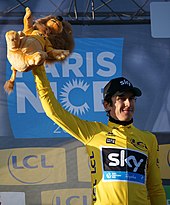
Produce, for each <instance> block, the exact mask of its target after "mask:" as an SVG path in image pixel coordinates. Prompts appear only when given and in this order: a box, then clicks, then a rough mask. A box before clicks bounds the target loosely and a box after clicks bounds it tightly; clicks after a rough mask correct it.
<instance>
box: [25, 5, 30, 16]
mask: <svg viewBox="0 0 170 205" xmlns="http://www.w3.org/2000/svg"><path fill="white" fill-rule="evenodd" d="M25 12H26V13H25V16H26V17H27V18H29V17H30V16H31V10H30V8H28V7H26V8H25Z"/></svg>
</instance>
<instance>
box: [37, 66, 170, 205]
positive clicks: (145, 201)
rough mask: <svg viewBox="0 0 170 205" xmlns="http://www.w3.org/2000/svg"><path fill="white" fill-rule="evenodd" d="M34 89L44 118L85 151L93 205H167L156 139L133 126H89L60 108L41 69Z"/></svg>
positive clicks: (90, 123)
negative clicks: (49, 120) (45, 115)
mask: <svg viewBox="0 0 170 205" xmlns="http://www.w3.org/2000/svg"><path fill="white" fill-rule="evenodd" d="M33 74H34V77H35V82H36V87H37V90H38V93H39V98H40V101H41V103H42V106H43V109H44V111H45V113H46V114H47V116H48V117H49V118H50V119H52V120H53V121H54V122H55V123H56V124H58V125H59V126H60V127H61V128H62V129H64V130H65V131H66V132H68V133H69V134H70V135H72V136H73V137H75V138H76V139H77V140H79V141H81V142H82V143H83V144H84V145H85V146H86V148H87V152H88V155H89V159H90V166H91V183H92V204H94V205H149V204H151V205H166V197H165V192H164V189H163V186H162V181H161V177H160V169H159V160H158V144H157V140H156V137H155V135H153V134H152V133H150V132H147V131H141V130H139V129H137V128H136V127H134V125H133V124H129V125H126V126H123V125H119V124H116V123H113V122H110V121H109V123H108V125H105V124H103V123H100V122H88V121H85V120H82V119H80V118H79V117H77V116H74V115H73V114H71V113H69V112H68V111H66V110H65V109H63V108H62V106H61V105H60V103H59V102H58V101H57V99H56V98H55V96H54V94H53V92H52V90H51V87H50V84H49V81H48V79H47V76H46V73H45V69H44V67H43V66H41V67H39V68H37V69H34V70H33Z"/></svg>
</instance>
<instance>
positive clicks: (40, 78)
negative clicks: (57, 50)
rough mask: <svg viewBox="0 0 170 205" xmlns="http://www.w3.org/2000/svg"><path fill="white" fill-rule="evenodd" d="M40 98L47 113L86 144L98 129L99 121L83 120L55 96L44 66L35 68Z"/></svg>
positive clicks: (34, 72)
mask: <svg viewBox="0 0 170 205" xmlns="http://www.w3.org/2000/svg"><path fill="white" fill-rule="evenodd" d="M33 75H34V78H35V83H36V88H37V91H38V94H39V99H40V101H41V104H42V106H43V109H44V111H45V113H46V115H47V116H48V117H49V118H50V119H51V120H53V121H54V122H55V123H56V124H57V125H59V126H60V127H61V128H62V129H64V130H65V131H66V132H68V133H69V134H70V135H72V136H73V137H75V138H76V139H78V140H80V141H81V142H82V143H84V144H86V143H87V142H88V141H89V140H90V139H91V137H92V136H93V134H94V131H95V132H96V131H97V129H98V128H97V127H98V126H99V125H98V123H95V122H93V123H89V122H87V121H85V120H81V119H80V118H78V117H77V116H75V115H73V114H71V113H70V112H68V111H66V110H65V109H63V108H62V106H61V105H60V103H59V102H58V101H57V99H56V98H55V95H54V93H53V91H52V89H51V87H50V83H49V81H48V79H47V76H46V72H45V68H44V66H39V67H37V68H35V69H33Z"/></svg>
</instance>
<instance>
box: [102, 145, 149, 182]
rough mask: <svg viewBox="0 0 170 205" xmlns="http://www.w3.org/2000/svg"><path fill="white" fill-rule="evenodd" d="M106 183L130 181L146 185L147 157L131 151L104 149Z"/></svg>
mask: <svg viewBox="0 0 170 205" xmlns="http://www.w3.org/2000/svg"><path fill="white" fill-rule="evenodd" d="M101 157H102V165H103V180H104V181H128V182H132V183H139V184H144V183H145V179H146V162H147V156H146V155H145V154H144V153H142V152H137V151H135V150H130V149H119V148H110V147H102V148H101Z"/></svg>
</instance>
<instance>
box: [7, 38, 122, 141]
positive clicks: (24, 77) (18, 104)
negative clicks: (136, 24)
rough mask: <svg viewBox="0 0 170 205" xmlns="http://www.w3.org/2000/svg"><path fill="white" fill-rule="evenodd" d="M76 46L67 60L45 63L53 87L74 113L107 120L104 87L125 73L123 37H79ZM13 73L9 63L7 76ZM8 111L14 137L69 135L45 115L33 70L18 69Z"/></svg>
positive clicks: (88, 118)
mask: <svg viewBox="0 0 170 205" xmlns="http://www.w3.org/2000/svg"><path fill="white" fill-rule="evenodd" d="M75 45H76V47H75V49H74V52H73V53H72V54H71V55H70V56H69V57H68V58H67V59H66V60H65V61H64V63H62V64H61V63H55V64H50V65H46V72H47V76H48V79H49V81H50V82H51V87H52V89H53V92H54V94H55V96H56V98H57V99H58V100H59V102H60V103H61V104H62V106H63V107H64V108H65V109H66V110H68V111H69V112H71V113H72V114H74V115H77V116H79V117H80V118H82V119H86V120H89V121H94V120H95V121H96V120H97V119H99V120H100V121H101V120H103V122H104V123H106V122H107V117H106V118H103V112H104V109H103V105H102V100H103V87H104V86H105V84H106V83H107V82H108V81H109V80H110V79H112V78H115V77H118V76H121V75H122V48H123V38H77V39H75ZM10 75H11V71H10V65H9V63H8V64H7V79H9V76H10ZM8 110H9V118H10V123H11V127H12V130H13V134H14V136H15V138H53V137H70V135H69V134H67V133H66V132H64V131H63V130H62V129H61V128H60V127H58V125H56V124H54V123H53V122H52V121H51V120H50V119H49V118H48V117H47V116H46V115H45V113H44V111H43V108H42V106H41V103H40V101H39V98H38V95H37V93H36V88H35V82H34V79H33V76H32V73H31V72H27V73H19V72H18V75H17V79H16V83H15V89H14V92H13V93H12V94H11V95H10V96H9V97H8ZM40 127H41V129H40Z"/></svg>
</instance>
